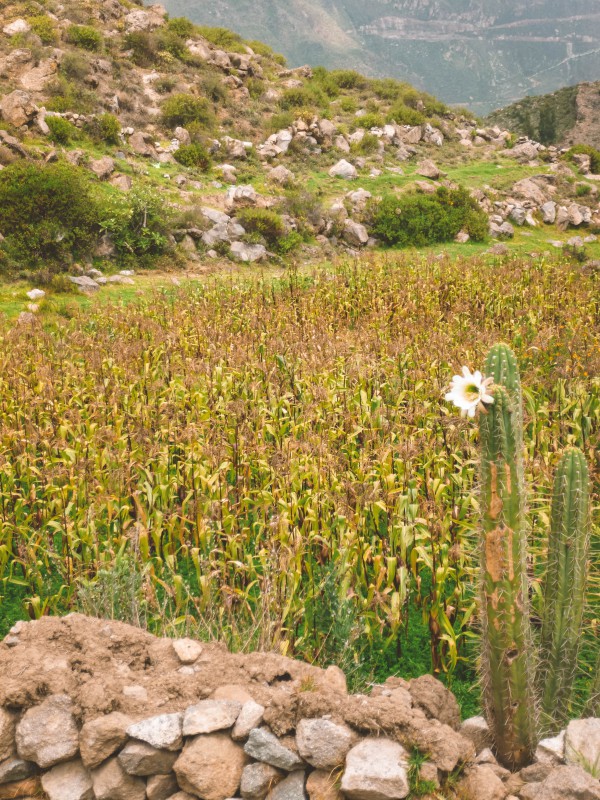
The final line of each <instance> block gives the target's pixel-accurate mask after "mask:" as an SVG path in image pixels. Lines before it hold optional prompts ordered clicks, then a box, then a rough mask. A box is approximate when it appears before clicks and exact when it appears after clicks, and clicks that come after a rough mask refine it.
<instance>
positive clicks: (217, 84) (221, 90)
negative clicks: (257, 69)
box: [200, 75, 262, 103]
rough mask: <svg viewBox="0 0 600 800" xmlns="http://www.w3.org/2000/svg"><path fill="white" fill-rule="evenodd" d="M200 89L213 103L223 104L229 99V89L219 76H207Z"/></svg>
mask: <svg viewBox="0 0 600 800" xmlns="http://www.w3.org/2000/svg"><path fill="white" fill-rule="evenodd" d="M200 88H201V89H202V94H203V95H204V96H205V97H208V99H209V100H211V101H212V102H213V103H223V102H225V100H226V99H227V87H226V86H225V84H224V83H223V81H222V80H221V78H219V77H218V76H217V75H207V76H206V77H205V78H202V80H201V81H200ZM261 93H262V86H261Z"/></svg>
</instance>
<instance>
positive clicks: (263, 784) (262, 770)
mask: <svg viewBox="0 0 600 800" xmlns="http://www.w3.org/2000/svg"><path fill="white" fill-rule="evenodd" d="M283 778H284V773H283V772H281V771H280V770H278V769H275V767H272V766H271V765H270V764H262V763H260V762H258V763H255V764H248V766H246V767H244V770H243V772H242V781H241V786H240V794H241V796H242V797H243V798H244V800H263V798H264V797H266V796H267V794H268V793H269V791H270V790H271V789H272V788H273V787H274V786H275V785H276V784H278V783H279V782H280V781H281V780H283Z"/></svg>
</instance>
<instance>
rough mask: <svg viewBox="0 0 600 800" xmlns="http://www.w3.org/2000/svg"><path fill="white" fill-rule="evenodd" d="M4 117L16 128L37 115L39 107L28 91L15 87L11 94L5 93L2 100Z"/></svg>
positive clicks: (0, 102)
mask: <svg viewBox="0 0 600 800" xmlns="http://www.w3.org/2000/svg"><path fill="white" fill-rule="evenodd" d="M0 111H2V118H3V119H4V120H6V122H8V123H9V124H10V125H14V126H15V128H20V127H21V126H22V125H27V124H28V123H29V122H31V120H32V119H33V118H34V117H35V116H36V115H37V113H38V107H37V106H36V105H35V103H34V102H33V101H32V99H31V97H30V95H29V94H27V92H23V91H21V89H15V90H14V92H11V93H10V94H5V95H4V97H3V98H2V100H1V101H0Z"/></svg>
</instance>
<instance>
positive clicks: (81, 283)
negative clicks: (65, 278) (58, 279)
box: [69, 275, 100, 293]
mask: <svg viewBox="0 0 600 800" xmlns="http://www.w3.org/2000/svg"><path fill="white" fill-rule="evenodd" d="M69 280H70V281H71V283H74V284H75V286H77V288H78V289H79V291H80V292H84V293H89V292H97V291H98V289H99V288H100V284H98V283H96V281H95V280H93V279H92V278H88V277H87V275H75V276H73V275H69Z"/></svg>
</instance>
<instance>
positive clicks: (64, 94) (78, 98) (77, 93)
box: [45, 75, 98, 114]
mask: <svg viewBox="0 0 600 800" xmlns="http://www.w3.org/2000/svg"><path fill="white" fill-rule="evenodd" d="M47 91H48V99H47V100H46V103H45V105H46V108H47V110H48V111H56V112H58V113H59V114H63V113H64V112H65V111H75V112H77V113H78V114H90V113H93V112H94V111H95V110H96V108H97V107H98V98H97V95H96V94H95V92H92V91H90V90H89V89H86V88H85V85H84V84H83V83H82V82H81V81H79V80H76V79H73V80H68V79H67V78H66V77H65V76H64V75H59V76H58V77H57V78H56V79H55V80H54V81H52V83H51V84H50V85H49V86H48V90H47Z"/></svg>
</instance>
